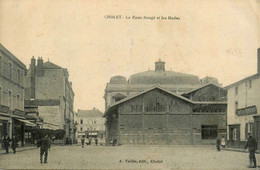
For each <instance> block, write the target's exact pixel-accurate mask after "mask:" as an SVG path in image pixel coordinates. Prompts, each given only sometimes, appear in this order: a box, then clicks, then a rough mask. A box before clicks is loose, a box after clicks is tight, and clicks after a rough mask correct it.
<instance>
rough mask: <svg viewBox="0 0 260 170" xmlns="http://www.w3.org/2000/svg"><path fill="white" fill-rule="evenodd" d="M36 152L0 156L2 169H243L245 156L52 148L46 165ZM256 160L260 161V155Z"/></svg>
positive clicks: (190, 150)
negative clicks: (41, 162) (41, 161)
mask: <svg viewBox="0 0 260 170" xmlns="http://www.w3.org/2000/svg"><path fill="white" fill-rule="evenodd" d="M39 155H40V152H39V148H38V149H31V150H26V151H21V152H17V153H16V154H13V153H9V154H8V155H6V154H3V155H0V168H3V169H236V170H237V169H246V168H247V166H248V162H249V161H248V153H242V152H233V151H221V152H217V151H216V149H215V146H119V147H118V146H116V147H112V146H88V147H86V146H85V148H81V146H79V145H72V146H53V147H52V148H51V150H50V151H49V156H48V163H47V164H40V160H39ZM256 158H257V160H258V161H260V155H259V154H257V155H256Z"/></svg>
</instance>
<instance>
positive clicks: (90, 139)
mask: <svg viewBox="0 0 260 170" xmlns="http://www.w3.org/2000/svg"><path fill="white" fill-rule="evenodd" d="M88 140H89V142H88V143H89V146H90V145H91V141H92V138H91V137H90V138H89V139H88Z"/></svg>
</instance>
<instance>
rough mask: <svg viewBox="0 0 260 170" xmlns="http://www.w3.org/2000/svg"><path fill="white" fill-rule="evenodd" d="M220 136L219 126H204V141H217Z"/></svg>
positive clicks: (202, 135)
mask: <svg viewBox="0 0 260 170" xmlns="http://www.w3.org/2000/svg"><path fill="white" fill-rule="evenodd" d="M217 135H218V131H217V125H202V126H201V138H202V139H216V137H217Z"/></svg>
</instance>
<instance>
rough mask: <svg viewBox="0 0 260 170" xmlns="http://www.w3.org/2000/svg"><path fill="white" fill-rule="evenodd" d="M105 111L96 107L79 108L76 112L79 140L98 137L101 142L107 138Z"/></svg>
mask: <svg viewBox="0 0 260 170" xmlns="http://www.w3.org/2000/svg"><path fill="white" fill-rule="evenodd" d="M102 116H103V113H102V112H101V111H99V110H98V109H96V108H93V109H92V110H78V112H77V113H76V121H77V137H78V142H79V141H80V139H81V138H82V136H84V137H85V138H88V137H92V138H96V137H97V138H98V140H99V141H100V142H101V141H102V140H105V118H103V117H102Z"/></svg>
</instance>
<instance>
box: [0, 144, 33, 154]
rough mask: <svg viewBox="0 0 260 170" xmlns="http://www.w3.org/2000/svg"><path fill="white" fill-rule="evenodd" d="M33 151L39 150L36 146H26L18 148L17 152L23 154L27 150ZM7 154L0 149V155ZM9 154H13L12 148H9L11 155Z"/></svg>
mask: <svg viewBox="0 0 260 170" xmlns="http://www.w3.org/2000/svg"><path fill="white" fill-rule="evenodd" d="M31 149H37V147H36V146H24V147H18V148H16V152H22V151H26V150H31ZM3 154H6V151H5V149H0V155H3ZM8 154H13V150H12V148H11V147H9V153H8Z"/></svg>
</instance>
